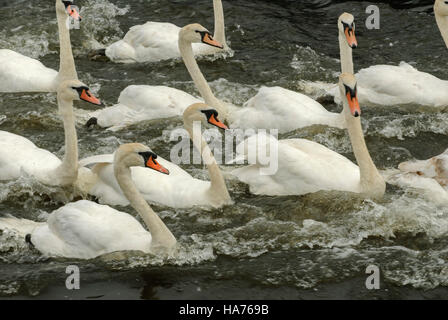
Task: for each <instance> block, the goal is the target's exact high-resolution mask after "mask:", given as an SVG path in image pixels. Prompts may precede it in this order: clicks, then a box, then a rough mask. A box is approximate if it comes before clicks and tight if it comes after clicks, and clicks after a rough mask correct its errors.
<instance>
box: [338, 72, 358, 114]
mask: <svg viewBox="0 0 448 320" xmlns="http://www.w3.org/2000/svg"><path fill="white" fill-rule="evenodd" d="M339 90H340V91H341V97H344V98H343V99H344V100H345V101H344V105H345V102H347V105H348V106H349V108H350V113H351V114H352V116H354V117H355V118H356V117H359V116H360V115H361V108H360V107H359V101H358V88H357V84H356V78H355V76H354V75H353V74H351V73H343V74H341V75H340V76H339Z"/></svg>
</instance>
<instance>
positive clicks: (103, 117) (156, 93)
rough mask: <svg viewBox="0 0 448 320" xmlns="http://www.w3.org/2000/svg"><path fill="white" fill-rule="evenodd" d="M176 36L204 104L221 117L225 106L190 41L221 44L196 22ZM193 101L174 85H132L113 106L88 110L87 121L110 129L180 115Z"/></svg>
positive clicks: (211, 44)
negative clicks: (196, 56) (200, 65)
mask: <svg viewBox="0 0 448 320" xmlns="http://www.w3.org/2000/svg"><path fill="white" fill-rule="evenodd" d="M178 38H179V41H178V42H179V49H180V52H181V54H182V58H183V60H184V62H185V66H186V67H187V70H188V72H189V73H190V76H191V78H192V79H193V81H194V83H195V85H196V87H197V88H198V90H199V92H200V94H201V96H202V98H203V99H204V101H205V103H206V104H208V105H209V106H213V107H214V108H215V109H217V110H218V112H219V114H220V115H221V117H222V118H223V119H225V118H226V114H227V108H226V106H224V105H223V104H222V103H221V102H220V101H219V100H218V99H216V97H215V96H214V95H213V93H212V91H211V89H210V87H209V86H208V84H207V81H206V80H205V78H204V76H203V74H202V73H201V70H200V69H199V66H198V64H197V62H196V60H195V58H194V55H193V50H192V44H194V43H204V44H206V45H208V46H210V47H216V48H222V45H221V43H220V42H218V41H216V40H214V39H213V37H212V35H211V34H210V32H208V31H207V29H205V28H204V27H203V26H201V25H199V24H190V25H187V26H185V27H183V28H182V29H181V30H180V32H179V37H178ZM196 102H200V100H199V99H197V98H195V97H193V96H192V95H190V94H188V93H186V92H184V91H181V90H178V89H175V88H170V87H166V86H147V85H145V86H142V85H139V86H137V85H132V86H129V87H127V88H125V89H124V90H123V91H122V92H121V94H120V97H119V99H118V104H117V105H114V106H112V107H107V108H104V109H101V110H97V111H95V112H92V113H90V114H89V116H90V117H91V119H92V120H91V121H90V120H89V122H90V123H96V124H98V125H99V126H101V127H106V128H110V129H111V130H118V129H121V128H123V127H125V126H127V125H130V124H134V123H136V122H138V121H143V120H151V119H158V118H165V117H172V116H179V115H182V113H183V112H184V111H185V109H186V108H187V107H188V106H189V105H191V104H193V103H196ZM92 121H93V122H92Z"/></svg>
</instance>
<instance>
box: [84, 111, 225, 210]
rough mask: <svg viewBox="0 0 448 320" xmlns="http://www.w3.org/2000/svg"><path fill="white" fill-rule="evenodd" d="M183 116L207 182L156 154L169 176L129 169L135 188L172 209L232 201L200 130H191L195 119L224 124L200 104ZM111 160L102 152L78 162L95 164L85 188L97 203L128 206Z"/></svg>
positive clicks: (140, 169) (212, 123)
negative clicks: (199, 152) (93, 174)
mask: <svg viewBox="0 0 448 320" xmlns="http://www.w3.org/2000/svg"><path fill="white" fill-rule="evenodd" d="M183 119H184V127H185V129H186V131H187V132H188V133H189V135H190V138H191V140H192V141H193V145H194V146H195V147H196V148H197V149H198V150H201V155H202V158H203V161H204V163H205V164H206V166H207V169H208V173H209V176H210V181H204V180H200V179H196V178H193V177H192V176H191V175H190V174H189V173H187V172H186V171H184V170H183V169H182V168H180V167H179V166H177V165H176V164H173V163H171V162H169V161H167V160H165V159H163V158H161V157H159V158H158V161H159V162H160V164H161V165H163V166H164V167H166V168H167V169H168V170H169V171H170V175H169V176H160V175H155V174H154V172H152V171H151V170H145V169H144V168H137V167H136V168H132V179H133V181H134V182H135V185H136V186H137V189H138V190H139V191H140V193H142V195H143V197H144V198H145V199H146V200H147V201H151V202H154V203H159V204H162V205H165V206H169V207H174V208H188V207H192V206H208V207H214V208H217V207H221V206H223V205H226V204H231V203H232V200H231V198H230V195H229V193H228V191H227V187H226V183H225V180H224V178H223V175H222V173H221V170H220V169H219V166H218V164H217V162H216V160H215V158H214V157H213V154H212V152H211V150H210V148H209V147H208V145H207V143H206V142H205V140H204V139H203V138H202V135H201V133H200V132H197V133H196V132H195V131H194V129H193V124H194V122H195V121H197V122H199V123H201V124H203V125H207V124H211V125H213V126H216V127H218V128H221V129H227V127H226V126H225V125H224V124H223V123H222V122H220V121H219V120H218V112H217V111H216V110H214V109H212V108H210V107H209V106H207V105H205V104H203V103H197V104H193V105H191V106H190V107H188V108H187V109H186V110H185V112H184V116H183ZM193 134H195V136H193ZM198 135H199V136H198ZM111 159H112V155H109V156H108V155H102V156H93V157H90V158H86V159H84V160H81V161H80V165H88V164H92V163H97V164H96V166H95V167H94V168H93V169H92V172H93V173H95V174H96V175H97V179H96V181H95V183H94V184H92V185H91V186H90V187H89V190H86V191H87V192H88V193H90V194H92V195H94V196H96V197H97V198H98V199H99V201H100V203H105V204H110V205H127V204H128V200H127V199H126V197H125V196H124V195H123V192H122V191H121V190H120V188H119V186H118V183H117V180H116V179H115V177H114V175H113V166H112V165H111V163H110V162H111ZM108 162H109V163H108Z"/></svg>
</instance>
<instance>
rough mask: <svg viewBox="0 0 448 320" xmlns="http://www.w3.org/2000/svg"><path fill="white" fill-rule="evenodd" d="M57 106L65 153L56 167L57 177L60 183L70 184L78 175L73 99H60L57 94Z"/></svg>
mask: <svg viewBox="0 0 448 320" xmlns="http://www.w3.org/2000/svg"><path fill="white" fill-rule="evenodd" d="M58 107H59V113H60V115H61V116H62V121H63V124H64V135H65V154H64V159H63V160H62V163H61V164H60V166H59V167H58V169H57V178H58V179H61V180H62V181H61V184H62V185H71V184H74V183H75V181H76V179H77V176H78V136H77V134H76V126H75V114H74V112H73V101H68V100H65V99H62V98H61V97H60V96H59V95H58Z"/></svg>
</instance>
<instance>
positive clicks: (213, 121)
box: [208, 114, 229, 130]
mask: <svg viewBox="0 0 448 320" xmlns="http://www.w3.org/2000/svg"><path fill="white" fill-rule="evenodd" d="M208 123H210V124H212V125H214V126H216V127H218V128H221V129H224V130H228V129H229V128H228V127H227V126H226V125H225V124H224V123H222V122H221V121H219V120H218V119H216V118H215V116H214V115H213V114H212V115H211V117H210V118H209V119H208Z"/></svg>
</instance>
